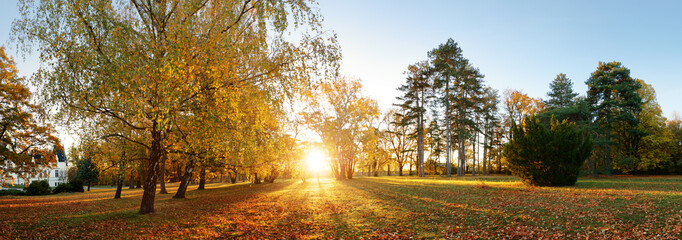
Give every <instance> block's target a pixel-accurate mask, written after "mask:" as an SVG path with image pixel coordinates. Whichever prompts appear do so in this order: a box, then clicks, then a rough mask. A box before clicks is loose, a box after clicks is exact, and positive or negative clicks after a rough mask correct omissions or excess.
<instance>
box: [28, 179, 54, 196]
mask: <svg viewBox="0 0 682 240" xmlns="http://www.w3.org/2000/svg"><path fill="white" fill-rule="evenodd" d="M47 194H50V183H48V182H47V180H42V181H33V182H31V184H29V185H28V187H27V188H26V195H29V196H35V195H47Z"/></svg>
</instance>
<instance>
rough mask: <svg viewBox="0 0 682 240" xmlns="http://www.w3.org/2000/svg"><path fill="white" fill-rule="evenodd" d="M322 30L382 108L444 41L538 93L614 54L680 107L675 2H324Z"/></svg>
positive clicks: (581, 76)
mask: <svg viewBox="0 0 682 240" xmlns="http://www.w3.org/2000/svg"><path fill="white" fill-rule="evenodd" d="M318 7H319V9H320V12H321V13H322V15H323V16H324V18H325V23H324V25H325V27H326V28H327V29H329V30H333V31H334V32H335V33H336V34H337V36H338V40H339V43H340V45H341V48H342V51H343V56H344V57H343V61H342V67H341V72H342V74H345V75H350V76H355V77H359V78H361V79H363V83H364V86H365V88H366V92H367V94H368V95H370V96H372V97H374V98H375V99H377V100H378V101H379V103H380V106H381V107H382V108H384V109H387V108H389V107H391V104H392V103H394V102H395V96H397V95H398V92H397V91H396V90H395V89H396V88H397V87H398V86H399V85H400V84H401V83H403V82H404V79H405V76H404V75H403V72H404V71H405V70H406V68H407V65H409V64H412V63H415V62H417V61H421V60H425V59H426V53H427V52H428V51H429V50H431V49H433V48H435V47H436V46H438V44H441V43H443V42H445V41H446V40H447V39H448V38H453V39H454V40H455V41H457V42H458V43H459V44H460V47H461V48H462V49H463V51H464V56H465V57H467V58H468V59H469V60H471V62H472V63H473V64H474V66H476V67H478V68H480V70H481V72H482V73H483V74H485V75H486V77H485V82H486V84H488V85H490V86H492V87H493V88H495V89H498V90H500V92H502V91H504V89H508V88H512V89H518V90H521V91H523V92H525V93H527V94H529V95H530V96H532V97H545V95H546V93H547V91H549V89H548V88H549V87H548V86H549V82H550V81H551V80H552V79H554V77H555V76H556V75H557V74H558V73H566V74H567V75H568V77H569V78H571V79H572V80H573V82H574V87H575V90H576V91H577V92H579V93H580V94H584V93H585V91H586V90H587V88H586V86H585V84H584V82H585V80H586V79H587V78H588V77H589V75H590V73H591V72H593V71H594V70H595V69H596V67H597V63H598V62H599V61H620V62H622V63H623V64H624V65H625V66H626V67H628V68H629V69H630V70H631V76H633V77H636V78H641V79H643V80H644V81H646V82H647V83H649V84H652V85H653V86H654V88H655V89H656V92H657V96H658V102H659V103H660V104H661V107H662V109H663V112H664V115H665V116H666V117H668V116H670V115H671V114H672V113H673V112H674V111H678V112H679V111H680V110H682V107H681V105H680V103H679V102H680V100H681V99H682V97H680V96H682V75H681V74H680V72H681V71H682V1H558V0H557V1H485V0H484V1H445V0H441V1H436V0H428V1H401V0H385V1H379V0H372V1H368V0H323V1H320V2H319V5H318ZM17 14H18V11H17V7H16V4H15V1H9V0H2V6H0V43H2V44H3V45H6V46H8V47H9V51H8V53H9V54H10V55H13V56H15V60H16V61H17V63H18V67H19V71H20V74H22V75H30V74H32V73H33V72H34V71H35V70H36V69H37V68H38V65H39V63H38V62H37V57H36V56H35V54H34V55H32V56H27V58H26V60H23V59H22V58H21V57H20V56H16V49H15V48H14V47H13V46H12V45H7V40H8V38H9V35H10V26H11V22H12V20H13V19H14V18H15V17H17Z"/></svg>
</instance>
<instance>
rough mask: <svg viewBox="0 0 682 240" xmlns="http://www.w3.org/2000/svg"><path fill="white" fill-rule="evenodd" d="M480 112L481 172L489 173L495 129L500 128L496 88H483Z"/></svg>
mask: <svg viewBox="0 0 682 240" xmlns="http://www.w3.org/2000/svg"><path fill="white" fill-rule="evenodd" d="M481 99H482V107H481V114H482V118H483V173H484V174H486V175H488V174H489V173H490V168H491V164H490V160H491V156H490V155H491V154H490V153H491V152H492V150H493V148H494V143H493V142H494V135H495V130H496V129H499V128H500V119H499V117H498V113H497V112H498V111H497V105H498V104H499V103H500V100H499V95H498V92H497V90H495V89H493V88H491V87H486V88H484V89H483V97H482V98H481Z"/></svg>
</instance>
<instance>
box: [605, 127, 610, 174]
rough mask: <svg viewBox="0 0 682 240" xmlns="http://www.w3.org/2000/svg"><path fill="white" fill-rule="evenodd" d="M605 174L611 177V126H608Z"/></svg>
mask: <svg viewBox="0 0 682 240" xmlns="http://www.w3.org/2000/svg"><path fill="white" fill-rule="evenodd" d="M604 174H605V175H606V176H611V126H610V124H608V125H606V158H604Z"/></svg>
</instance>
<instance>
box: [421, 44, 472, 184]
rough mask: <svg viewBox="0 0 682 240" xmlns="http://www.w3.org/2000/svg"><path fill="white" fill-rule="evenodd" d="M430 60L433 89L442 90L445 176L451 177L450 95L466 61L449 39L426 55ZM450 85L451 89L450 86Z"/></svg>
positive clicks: (460, 50)
mask: <svg viewBox="0 0 682 240" xmlns="http://www.w3.org/2000/svg"><path fill="white" fill-rule="evenodd" d="M428 56H429V58H430V59H431V64H432V65H433V68H434V74H435V75H436V79H435V80H434V87H435V88H440V89H442V92H443V93H444V94H442V96H441V98H440V101H441V102H442V103H443V104H444V105H445V109H444V113H445V121H444V125H445V134H446V136H445V142H446V147H445V155H446V156H445V158H446V159H445V165H446V175H447V176H448V177H449V176H450V175H451V173H450V169H451V164H452V163H451V162H452V160H451V156H450V153H451V152H452V151H451V145H452V144H451V142H452V136H451V127H452V111H453V109H451V106H452V104H451V95H453V90H454V89H455V88H456V87H457V86H458V85H457V84H456V83H457V82H455V83H454V84H453V82H451V81H457V79H458V76H460V73H461V70H462V69H463V68H464V67H465V65H466V64H467V63H468V61H467V60H466V59H465V58H464V57H463V55H462V49H460V48H459V46H458V45H457V42H455V40H453V39H452V38H449V39H448V40H447V41H446V42H445V43H444V44H441V45H439V46H438V48H435V49H433V50H431V51H430V52H429V53H428ZM451 84H452V87H453V88H451V87H450V86H451Z"/></svg>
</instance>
